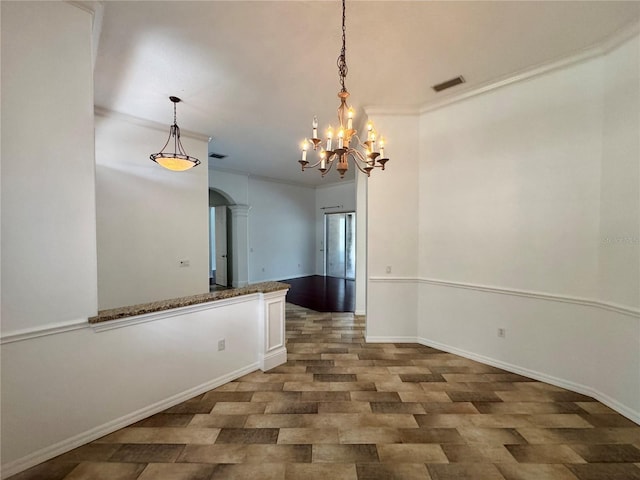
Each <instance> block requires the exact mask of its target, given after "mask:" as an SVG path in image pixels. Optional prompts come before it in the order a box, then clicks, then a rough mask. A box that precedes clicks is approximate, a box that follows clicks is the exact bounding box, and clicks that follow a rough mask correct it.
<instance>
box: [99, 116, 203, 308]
mask: <svg viewBox="0 0 640 480" xmlns="http://www.w3.org/2000/svg"><path fill="white" fill-rule="evenodd" d="M168 134H169V126H168V125H167V126H166V129H163V128H162V126H161V125H158V128H152V127H150V126H144V125H140V124H136V123H133V122H132V121H131V120H130V119H128V118H127V117H126V116H124V115H119V114H105V115H103V114H101V115H98V116H96V131H95V138H96V215H97V240H98V300H99V307H100V309H101V310H102V309H107V308H114V307H122V306H125V305H134V304H138V303H146V302H153V301H157V300H166V299H169V298H176V297H182V296H188V295H195V294H198V293H205V292H208V291H209V273H208V269H209V267H208V265H209V188H208V171H207V142H206V140H205V139H202V140H196V139H194V138H189V137H187V136H186V135H183V136H182V143H183V145H184V147H185V150H186V151H187V152H188V153H189V155H192V156H195V157H197V158H199V159H200V160H201V161H202V164H201V165H199V166H197V167H195V168H193V169H190V170H187V171H185V172H172V171H169V170H166V169H164V168H162V167H160V166H159V165H157V164H156V163H155V162H152V161H151V160H150V159H149V155H150V154H151V153H153V152H155V151H157V150H158V149H160V148H161V147H162V145H164V143H165V142H166V140H167V136H168ZM183 259H185V260H188V261H189V265H190V266H189V267H181V266H180V260H183Z"/></svg>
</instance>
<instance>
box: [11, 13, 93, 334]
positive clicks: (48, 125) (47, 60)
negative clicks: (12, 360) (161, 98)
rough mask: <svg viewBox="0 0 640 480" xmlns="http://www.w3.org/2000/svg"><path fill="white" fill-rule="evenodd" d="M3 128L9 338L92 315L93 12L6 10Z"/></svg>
mask: <svg viewBox="0 0 640 480" xmlns="http://www.w3.org/2000/svg"><path fill="white" fill-rule="evenodd" d="M51 25H56V28H54V29H52V28H51ZM61 65H64V66H63V67H61ZM2 119H3V124H2V202H1V203H2V331H3V333H9V332H15V331H19V330H28V329H32V328H39V327H42V326H45V325H49V324H53V323H62V322H67V321H74V320H77V319H80V318H86V317H87V316H90V315H93V314H95V313H96V309H97V287H96V246H95V242H96V233H95V231H96V230H95V222H96V220H95V203H94V202H95V200H94V199H95V191H94V182H93V178H94V147H93V79H92V75H91V15H90V14H89V13H87V12H85V11H83V10H80V9H79V8H76V7H74V6H72V5H70V4H68V3H63V2H2Z"/></svg>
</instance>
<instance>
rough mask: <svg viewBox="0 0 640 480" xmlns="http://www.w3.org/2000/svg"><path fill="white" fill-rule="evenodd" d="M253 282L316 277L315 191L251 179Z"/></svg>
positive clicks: (251, 276) (251, 270)
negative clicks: (307, 276) (314, 274)
mask: <svg viewBox="0 0 640 480" xmlns="http://www.w3.org/2000/svg"><path fill="white" fill-rule="evenodd" d="M248 198H249V205H250V206H251V209H250V210H249V282H250V283H256V282H262V281H266V280H282V279H286V278H293V277H299V276H306V275H313V272H314V267H315V265H314V262H315V252H314V250H315V238H314V226H315V215H314V214H315V212H314V207H315V191H314V189H313V188H309V187H304V186H296V185H291V184H285V183H278V182H271V181H267V180H264V179H258V178H253V177H250V178H249V197H248Z"/></svg>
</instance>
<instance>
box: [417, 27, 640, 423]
mask: <svg viewBox="0 0 640 480" xmlns="http://www.w3.org/2000/svg"><path fill="white" fill-rule="evenodd" d="M639 86H640V82H639V78H638V38H637V37H636V38H635V39H634V40H632V41H631V42H630V43H627V44H625V45H623V46H622V47H620V48H618V49H616V50H614V51H613V52H611V53H610V54H608V55H607V56H605V57H597V58H593V59H591V60H589V61H586V62H582V63H579V64H574V65H572V66H569V67H566V68H563V69H561V70H557V71H553V72H550V73H546V74H544V75H541V76H537V77H534V78H531V79H529V80H526V81H522V82H518V83H515V84H511V85H509V86H506V87H503V88H499V89H496V90H493V91H491V92H488V93H485V94H482V95H479V96H476V97H472V98H469V99H467V100H464V101H460V102H458V103H454V104H452V105H449V106H446V107H444V108H440V109H437V110H434V111H429V112H426V113H425V114H423V115H422V117H421V121H420V132H421V133H420V146H421V153H420V158H421V164H420V216H419V221H420V247H419V252H418V253H419V257H420V271H419V279H418V290H419V294H418V295H419V307H418V338H419V339H420V341H422V342H423V343H425V344H428V345H432V346H435V347H437V348H442V349H444V350H448V351H452V352H454V353H459V354H462V355H465V356H469V357H471V358H476V359H479V360H481V361H485V362H487V363H492V364H494V365H498V366H503V367H505V368H507V369H510V370H513V371H517V372H520V373H524V374H526V375H530V376H532V377H534V378H538V379H542V380H547V381H551V382H552V383H556V384H560V385H563V386H566V387H568V388H572V389H574V390H577V391H580V392H582V393H586V394H588V395H593V396H596V397H597V398H599V399H600V400H602V401H604V402H605V403H607V404H609V405H610V406H612V407H614V408H616V409H617V410H618V411H620V412H621V413H623V414H625V415H627V416H628V417H630V418H632V419H634V420H635V421H640V352H639V351H638V340H639V339H640V319H639V315H638V312H637V305H638V295H639V289H638V269H639V268H640V263H639V257H638V245H637V242H636V244H634V242H633V241H630V242H629V243H628V244H626V245H625V244H615V245H612V244H606V243H605V242H603V238H606V237H631V238H635V239H637V238H638V233H637V232H638V221H639V220H638V217H639V215H638V213H639V209H638V201H639V197H640V192H639V189H640V182H638V161H639V160H638V158H639V156H638V131H639V123H638V114H639V110H638V106H639V102H638V98H639V97H638V95H639V88H640V87H639ZM603 302H604V303H603ZM606 302H613V303H618V304H620V308H618V307H617V306H616V305H610V304H607V303H606ZM634 307H635V308H636V309H635V310H634ZM498 328H505V329H506V337H505V338H504V339H502V338H498V337H497V329H498ZM610 372H616V375H611V374H610Z"/></svg>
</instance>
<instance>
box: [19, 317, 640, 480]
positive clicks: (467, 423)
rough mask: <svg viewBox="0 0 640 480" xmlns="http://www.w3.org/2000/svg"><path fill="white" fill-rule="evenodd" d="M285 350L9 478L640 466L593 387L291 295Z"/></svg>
mask: <svg viewBox="0 0 640 480" xmlns="http://www.w3.org/2000/svg"><path fill="white" fill-rule="evenodd" d="M286 315H287V349H288V352H289V355H288V358H289V361H288V362H287V363H286V364H285V365H282V366H280V367H278V368H275V369H273V370H271V371H269V372H267V373H263V372H259V371H258V372H254V373H251V374H249V375H246V376H245V377H243V378H240V379H238V380H236V381H234V382H231V383H228V384H226V385H224V386H222V387H220V388H217V389H215V390H212V391H210V392H208V393H205V394H203V395H200V396H198V397H196V398H193V399H190V400H188V401H186V402H183V403H181V404H179V405H176V406H174V407H171V408H169V409H167V410H165V411H164V412H162V413H159V414H157V415H154V416H152V417H150V418H147V419H145V420H142V421H140V422H138V423H136V424H134V425H132V426H130V427H128V428H124V429H122V430H119V431H117V432H115V433H113V434H111V435H108V436H106V437H103V438H101V439H99V440H97V441H95V442H93V443H90V444H88V445H85V446H83V447H80V448H78V449H75V450H73V451H71V452H69V453H66V454H64V455H61V456H60V457H57V458H55V459H53V460H51V461H49V462H46V463H44V464H41V465H38V466H36V467H34V468H32V469H30V470H27V471H26V472H23V473H21V474H18V475H16V476H14V477H12V480H89V479H91V480H101V479H104V480H134V479H138V480H215V479H225V480H234V479H252V480H272V479H273V480H299V479H300V480H313V479H322V480H342V479H345V480H365V479H366V480H377V479H380V480H383V479H403V480H412V479H432V480H465V479H473V480H492V479H495V480H604V479H606V480H635V479H637V480H640V427H639V426H638V425H636V424H634V423H633V422H631V421H629V420H627V419H626V418H624V417H622V416H621V415H619V414H617V413H615V412H613V411H612V410H610V409H609V408H607V407H606V406H604V405H602V404H601V403H598V402H595V401H594V400H593V399H591V398H589V397H586V396H584V395H580V394H577V393H573V392H569V391H567V390H563V389H561V388H558V387H555V386H552V385H548V384H544V383H541V382H537V381H533V380H531V379H528V378H525V377H522V376H519V375H515V374H512V373H508V372H505V371H502V370H499V369H497V368H494V367H490V366H486V365H483V364H480V363H477V362H474V361H471V360H468V359H465V358H462V357H458V356H456V355H452V354H448V353H444V352H441V351H438V350H435V349H433V348H429V347H424V346H421V345H416V344H367V343H365V341H364V336H363V333H364V319H363V318H358V317H354V316H353V315H352V314H349V313H333V314H332V313H318V312H314V311H312V310H307V309H305V308H302V307H298V306H295V305H287V312H286Z"/></svg>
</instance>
